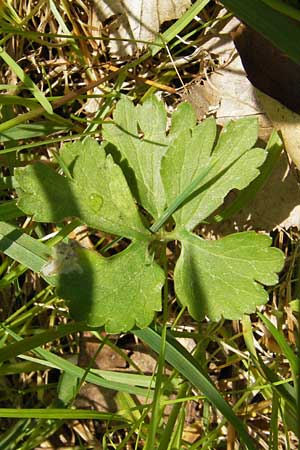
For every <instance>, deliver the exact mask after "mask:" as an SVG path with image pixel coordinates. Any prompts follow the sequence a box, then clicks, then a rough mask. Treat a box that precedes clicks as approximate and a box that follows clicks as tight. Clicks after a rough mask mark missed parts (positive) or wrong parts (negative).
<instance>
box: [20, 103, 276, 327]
mask: <svg viewBox="0 0 300 450" xmlns="http://www.w3.org/2000/svg"><path fill="white" fill-rule="evenodd" d="M257 135H258V125H257V121H256V119H253V118H246V119H241V120H238V121H236V122H230V123H229V124H228V125H227V126H226V127H225V128H224V129H223V130H222V132H221V133H220V136H219V137H217V128H216V123H215V120H214V119H213V118H209V119H206V120H205V121H203V122H202V123H200V124H197V122H196V118H195V114H194V111H193V109H192V107H191V106H190V105H189V104H182V105H180V106H179V107H178V109H177V110H176V111H175V112H174V113H173V114H172V121H171V126H170V128H169V129H167V116H166V111H165V108H164V105H163V103H162V102H160V101H159V100H158V99H157V98H156V97H154V96H153V97H151V98H148V99H147V100H146V101H145V102H144V103H143V104H142V105H137V106H134V104H133V103H132V102H131V101H130V100H129V99H128V98H126V97H123V98H121V100H119V102H118V103H117V105H116V109H115V112H114V115H113V120H112V121H111V122H107V123H104V124H103V138H104V140H103V142H102V143H101V144H100V145H99V144H98V142H97V141H95V140H93V139H91V138H89V139H86V140H85V141H84V142H76V143H72V144H66V145H65V146H64V147H63V148H62V150H61V153H60V159H61V161H62V162H63V166H64V167H65V171H66V174H65V176H63V175H60V174H58V173H56V172H55V171H54V170H53V169H52V168H51V167H49V166H46V165H44V164H42V163H36V164H34V165H30V166H27V167H25V168H19V169H16V179H17V182H18V185H19V189H18V196H19V201H18V207H19V208H20V209H21V210H22V211H24V213H26V214H28V215H32V216H33V219H34V220H35V221H40V222H50V223H52V222H53V223H55V222H60V221H62V220H64V219H66V218H69V217H77V218H78V219H79V220H80V221H81V222H82V223H85V224H86V225H88V226H89V227H92V228H95V229H97V230H101V231H104V232H107V233H110V234H113V235H117V236H123V237H126V238H127V239H129V240H130V241H131V243H130V245H129V246H128V247H127V248H126V249H125V250H124V251H122V252H120V253H118V254H116V255H114V256H111V257H103V256H102V255H100V254H99V253H97V252H95V251H91V250H89V249H85V248H80V247H78V248H77V247H74V248H73V250H72V252H75V255H73V256H74V257H75V259H76V264H75V265H74V270H69V268H68V270H62V271H60V272H59V275H58V277H57V278H56V279H55V281H54V282H55V283H56V284H57V293H58V295H59V296H61V297H62V298H64V299H65V300H66V301H67V303H68V305H69V308H70V313H71V315H72V317H74V318H75V319H78V320H85V321H86V323H87V325H89V326H102V325H104V326H105V328H106V331H107V332H110V333H118V332H121V331H127V330H129V329H131V328H132V327H134V326H138V327H141V328H143V327H146V326H147V325H149V323H150V322H151V321H152V320H153V317H154V314H155V312H156V311H160V310H161V289H162V286H163V285H164V283H165V280H166V274H165V271H164V270H163V269H162V267H161V265H160V264H159V261H156V259H155V258H154V257H153V255H151V254H150V253H151V251H152V250H151V248H152V249H153V248H154V247H155V245H150V244H151V243H152V244H154V243H157V244H158V245H166V244H167V243H168V242H170V241H172V240H175V241H179V242H180V246H181V250H180V256H179V258H178V261H177V263H176V266H175V271H174V285H175V292H176V295H177V298H178V300H179V302H180V304H181V305H182V306H185V307H187V309H188V311H189V313H190V315H191V316H192V317H193V318H194V319H197V320H202V319H203V318H204V317H208V318H209V319H211V320H219V319H220V318H221V317H224V318H226V319H238V318H240V317H241V316H242V315H243V314H245V313H246V314H249V313H252V312H254V311H255V308H256V306H257V305H261V304H264V303H265V302H266V301H267V299H268V294H267V292H266V290H265V289H264V286H263V285H267V286H270V285H273V284H275V283H276V282H277V273H278V272H279V271H280V270H281V269H282V266H283V254H282V252H281V251H280V250H278V249H276V248H271V247H270V245H271V239H270V238H269V237H268V236H265V235H261V234H257V233H255V232H252V231H251V232H242V233H235V234H232V235H229V236H226V237H225V238H223V239H220V240H217V241H206V240H205V239H202V238H201V237H199V236H197V235H196V234H195V233H193V230H194V229H195V227H196V226H197V225H199V224H200V223H201V222H203V221H205V220H206V219H207V218H208V217H209V216H210V215H211V214H212V213H213V212H214V211H215V210H216V209H217V208H218V207H219V206H220V205H222V203H223V200H224V197H225V196H226V195H227V194H228V192H229V191H230V190H232V189H239V190H242V189H244V188H245V187H247V186H248V185H249V184H250V183H251V181H253V180H254V179H255V178H256V177H257V176H258V175H259V173H260V172H259V167H260V166H261V165H262V164H263V162H264V161H265V158H266V155H267V152H266V151H265V150H264V149H261V148H256V147H254V145H255V143H256V141H257ZM112 155H113V156H114V158H115V159H113V156H112ZM117 161H120V164H117ZM140 207H142V208H143V211H144V212H145V211H146V214H145V213H143V216H142V215H141V209H140ZM147 222H148V223H147ZM68 267H69V266H68ZM78 268H80V270H78ZM44 275H47V274H44ZM48 275H49V274H48Z"/></svg>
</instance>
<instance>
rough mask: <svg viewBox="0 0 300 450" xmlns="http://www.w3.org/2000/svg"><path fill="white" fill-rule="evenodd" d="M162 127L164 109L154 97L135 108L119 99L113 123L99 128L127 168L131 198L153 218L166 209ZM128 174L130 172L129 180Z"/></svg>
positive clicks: (165, 137) (128, 102)
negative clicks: (162, 178) (163, 183)
mask: <svg viewBox="0 0 300 450" xmlns="http://www.w3.org/2000/svg"><path fill="white" fill-rule="evenodd" d="M166 124H167V115H166V111H165V107H164V105H163V103H162V102H160V101H159V100H157V99H156V97H154V96H153V97H149V98H148V99H147V100H146V101H145V103H143V104H142V105H137V106H136V107H135V106H134V105H133V103H132V102H131V101H130V100H129V99H128V98H126V97H123V98H122V99H121V100H120V101H119V102H118V103H117V105H116V109H115V111H114V115H113V123H104V124H103V136H104V138H105V139H106V140H107V141H108V142H110V143H112V144H113V145H114V146H115V147H116V148H117V150H118V151H119V152H120V153H121V156H122V158H123V159H124V160H125V161H126V162H127V164H128V166H129V170H127V179H128V180H129V184H130V187H131V189H132V191H133V192H134V195H135V196H136V198H137V199H138V201H139V202H140V203H141V204H142V206H143V207H144V208H145V209H146V210H147V211H148V212H149V213H150V214H152V216H153V217H154V218H158V217H159V216H160V214H161V213H162V212H163V210H164V208H165V205H166V200H165V193H164V188H163V185H162V181H161V176H160V165H161V159H162V157H163V155H164V153H165V152H166V150H167V145H168V142H169V138H168V137H167V135H166V128H167V125H166ZM130 170H131V171H132V170H133V171H134V177H133V178H132V173H131V172H130ZM132 180H133V181H132Z"/></svg>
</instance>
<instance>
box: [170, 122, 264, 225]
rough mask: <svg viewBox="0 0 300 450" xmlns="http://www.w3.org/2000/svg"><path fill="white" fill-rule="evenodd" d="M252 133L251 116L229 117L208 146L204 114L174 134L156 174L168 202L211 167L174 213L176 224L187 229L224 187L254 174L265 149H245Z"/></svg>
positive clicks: (210, 128) (210, 131) (209, 128)
mask: <svg viewBox="0 0 300 450" xmlns="http://www.w3.org/2000/svg"><path fill="white" fill-rule="evenodd" d="M183 119H184V118H183V117H182V120H183ZM257 134H258V124H257V121H256V119H253V118H246V119H242V120H239V121H236V122H230V123H229V124H228V125H227V126H226V127H225V128H224V129H223V131H222V133H221V135H220V137H219V140H218V142H217V145H216V146H215V148H214V149H213V151H212V148H213V144H214V141H215V136H216V125H215V120H214V119H207V120H206V121H204V122H203V123H201V124H199V125H196V126H194V127H192V128H191V129H190V130H189V129H186V130H184V131H182V132H181V133H179V134H178V135H177V138H176V139H175V140H174V141H173V142H172V144H171V145H170V147H169V148H168V151H167V152H166V154H165V156H164V158H163V161H162V170H161V174H162V179H163V184H164V187H165V191H166V196H167V203H168V205H170V204H172V202H173V201H174V199H176V198H177V197H178V196H179V195H180V194H181V192H182V191H183V190H184V189H185V188H186V187H187V186H188V185H189V184H190V183H191V182H192V181H193V180H195V179H196V177H197V176H199V174H200V173H201V172H202V171H203V170H204V168H205V167H209V166H210V165H211V166H212V168H211V170H209V171H208V174H207V176H206V177H204V179H203V180H202V181H201V183H200V185H199V186H198V187H197V188H196V190H195V191H194V193H193V195H192V196H190V198H188V199H187V200H186V202H185V204H183V206H181V207H180V208H179V209H178V210H177V211H176V212H175V213H174V218H175V221H176V224H177V227H178V228H185V229H188V230H192V229H193V228H194V227H195V226H196V225H198V224H199V223H200V222H201V221H203V220H204V219H206V218H207V217H208V216H209V215H210V214H211V213H213V212H214V211H215V210H216V209H217V208H218V207H219V206H220V205H221V204H222V203H223V200H224V197H225V196H226V195H227V194H228V192H229V191H230V190H232V189H234V188H236V189H243V188H244V187H246V186H247V185H248V184H249V183H250V182H251V181H252V180H253V179H254V178H256V177H257V176H258V175H259V171H258V167H259V166H261V165H262V163H263V162H264V160H265V158H266V152H265V151H264V150H263V149H258V148H252V149H251V147H253V145H254V144H255V142H256V140H257Z"/></svg>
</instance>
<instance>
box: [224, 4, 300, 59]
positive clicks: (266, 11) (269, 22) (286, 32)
mask: <svg viewBox="0 0 300 450" xmlns="http://www.w3.org/2000/svg"><path fill="white" fill-rule="evenodd" d="M222 3H223V4H224V6H225V7H226V8H227V9H229V10H231V11H232V12H233V14H234V15H236V16H238V17H239V18H240V19H241V20H242V21H243V22H246V23H247V24H248V25H249V26H250V27H251V28H253V29H254V30H256V31H258V32H259V33H261V34H262V35H263V36H264V37H265V38H266V39H268V40H269V41H271V42H272V43H273V44H274V45H275V46H276V47H278V48H279V49H280V50H281V51H282V52H283V53H286V54H287V55H289V57H290V58H291V59H292V60H293V61H295V63H297V64H299V63H300V52H299V42H300V28H299V26H298V24H297V23H295V22H293V21H292V20H291V19H290V18H289V17H287V16H286V15H283V14H281V13H280V12H278V11H275V9H273V8H271V7H270V6H268V5H267V4H266V3H265V2H263V1H261V0H243V1H242V2H241V1H240V0H222ZM281 3H282V2H281Z"/></svg>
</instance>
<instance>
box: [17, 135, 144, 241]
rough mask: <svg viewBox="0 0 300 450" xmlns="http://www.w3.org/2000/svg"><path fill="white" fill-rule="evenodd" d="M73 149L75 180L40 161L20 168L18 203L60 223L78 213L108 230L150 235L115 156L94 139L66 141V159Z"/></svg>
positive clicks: (37, 216)
mask: <svg viewBox="0 0 300 450" xmlns="http://www.w3.org/2000/svg"><path fill="white" fill-rule="evenodd" d="M79 147H80V149H79V150H78V148H79ZM73 150H74V154H75V155H76V159H75V160H74V158H73V164H72V175H73V179H68V178H65V177H64V176H61V175H59V174H58V173H56V172H55V171H54V170H53V169H52V168H51V167H49V166H47V165H45V164H42V163H37V164H34V165H31V166H27V167H25V168H19V169H16V171H15V178H16V181H17V182H18V183H19V189H18V190H17V192H18V195H19V200H18V203H17V206H18V207H19V208H20V209H21V210H22V211H24V212H25V213H26V214H28V215H32V216H33V219H34V220H36V221H39V222H58V221H61V220H63V219H65V218H66V217H72V216H74V217H78V218H79V219H80V220H81V221H82V222H83V223H86V224H87V225H89V226H91V227H93V228H97V229H101V230H103V231H106V232H108V233H113V234H116V235H121V236H126V237H129V238H136V239H145V238H147V236H149V232H148V231H147V230H146V229H145V227H144V226H143V224H142V221H141V219H140V216H139V213H138V211H137V208H136V205H135V203H134V200H133V198H132V195H131V193H130V190H129V188H128V186H127V183H126V180H125V178H124V175H123V173H122V170H121V169H120V167H119V166H118V165H116V164H115V163H114V162H113V159H112V157H111V156H110V155H108V156H106V155H105V151H104V148H103V147H100V146H99V145H98V143H97V142H96V141H95V140H93V139H87V140H86V141H85V142H84V143H80V144H79V143H75V144H73V145H68V147H67V150H65V151H64V152H63V155H64V158H65V160H67V156H66V154H67V153H68V152H69V154H70V155H72V152H73ZM71 160H72V158H71V157H70V158H69V160H68V162H70V161H71Z"/></svg>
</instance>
